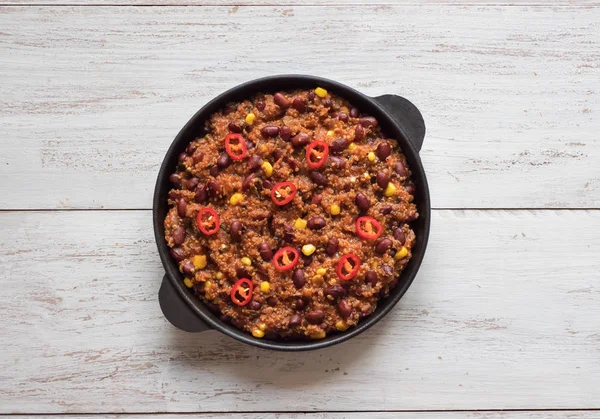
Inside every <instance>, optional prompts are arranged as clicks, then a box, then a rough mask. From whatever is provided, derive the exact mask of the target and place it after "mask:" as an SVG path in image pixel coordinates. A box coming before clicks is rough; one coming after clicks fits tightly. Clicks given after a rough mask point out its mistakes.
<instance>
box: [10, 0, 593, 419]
mask: <svg viewBox="0 0 600 419" xmlns="http://www.w3.org/2000/svg"><path fill="white" fill-rule="evenodd" d="M280 73H306V74H315V75H320V76H324V77H329V78H333V79H336V80H339V81H341V82H343V83H346V84H348V85H351V86H353V87H355V88H357V89H359V90H361V91H363V92H365V93H367V94H370V95H373V96H375V95H379V94H383V93H397V94H402V95H404V96H406V97H407V98H409V99H410V100H412V101H413V102H414V103H415V104H416V105H417V106H418V107H419V108H420V109H421V110H422V112H423V115H424V118H425V121H426V124H427V128H428V133H427V137H426V140H425V144H424V147H423V150H422V158H423V162H424V165H425V167H426V170H427V173H428V176H429V181H430V186H431V193H432V200H433V207H434V208H435V209H434V211H433V215H432V218H433V220H432V221H433V222H432V232H431V238H430V246H429V248H428V252H427V255H426V258H425V262H424V264H423V266H422V269H421V271H420V272H419V274H418V276H417V278H416V280H415V282H414V285H413V286H412V287H411V288H410V290H409V291H408V293H407V294H406V296H405V297H404V298H403V300H402V301H401V303H400V304H399V305H398V306H397V307H396V308H395V309H394V310H393V312H392V313H391V314H390V315H388V316H387V317H386V318H385V319H384V320H383V321H381V322H380V323H379V324H378V325H377V326H375V327H374V328H372V329H371V330H369V331H368V332H366V333H364V334H363V335H361V336H359V337H357V338H355V339H352V340H350V341H348V342H346V343H344V344H342V345H339V346H335V347H332V348H328V349H324V350H320V351H316V352H309V353H278V352H269V351H265V350H260V349H256V348H253V347H249V346H245V345H243V344H240V343H237V342H236V341H234V340H232V339H230V338H227V337H225V336H223V335H221V334H219V333H217V332H207V333H204V334H187V333H184V332H181V331H178V330H176V329H175V328H173V327H172V326H170V325H169V324H168V322H167V321H166V320H165V319H164V318H163V316H162V314H161V312H160V309H159V307H158V303H157V299H156V295H157V291H158V287H159V284H160V280H161V277H162V269H161V265H160V262H159V259H158V255H157V253H156V249H155V244H154V241H153V232H152V223H151V211H150V207H151V194H152V189H153V186H154V181H155V178H156V173H157V170H158V167H159V165H160V163H161V160H162V157H163V156H164V153H165V151H166V149H167V147H168V146H169V144H170V143H171V141H172V139H173V137H174V136H175V134H176V133H177V132H178V130H179V129H180V128H181V127H182V126H183V124H184V123H185V122H186V121H187V120H188V119H189V117H190V116H191V115H192V114H193V113H194V112H195V111H196V110H197V109H198V108H199V107H200V106H201V105H202V104H204V103H205V102H206V101H208V100H209V99H210V98H212V97H213V96H215V95H216V94H218V93H220V92H221V91H223V90H225V89H227V88H229V87H232V86H234V85H236V84H238V83H240V82H243V81H246V80H249V79H253V78H256V77H260V76H265V75H270V74H280ZM599 112H600V2H597V1H591V0H577V1H575V0H552V1H546V2H542V1H535V0H532V1H524V0H520V1H518V0H513V1H483V0H471V1H458V0H447V1H444V0H415V1H410V2H402V1H398V0H377V1H376V0H369V1H351V0H349V1H344V2H343V3H336V2H334V1H330V0H315V1H311V2H303V1H301V0H275V1H273V0H243V1H235V0H125V1H115V0H0V197H1V198H0V290H1V292H0V414H3V415H13V414H14V415H17V414H20V415H23V416H15V417H31V416H32V415H43V414H54V415H59V416H61V415H68V417H69V418H74V419H75V418H76V419H80V418H88V417H90V416H89V415H92V416H91V417H93V418H115V417H121V418H125V419H135V418H139V417H142V418H146V419H157V418H161V419H187V418H192V417H197V416H198V415H197V414H198V413H203V415H202V416H200V417H210V418H213V417H214V418H219V419H225V418H227V419H229V418H235V419H242V418H243V419H259V418H260V419H274V418H284V417H292V418H307V419H315V418H319V419H321V418H335V419H339V418H351V419H358V418H365V417H373V418H376V419H383V418H386V419H387V418H400V419H409V418H416V419H546V418H549V419H559V418H561V419H562V418H571V419H590V418H600V234H599V231H600V140H599V133H600V120H599V118H598V114H599ZM303 412H306V414H305V413H303ZM120 413H123V414H122V415H117V414H120ZM167 413H170V414H168V415H167ZM186 413H190V414H189V415H188V414H186ZM194 413H195V414H194ZM52 417H54V416H52Z"/></svg>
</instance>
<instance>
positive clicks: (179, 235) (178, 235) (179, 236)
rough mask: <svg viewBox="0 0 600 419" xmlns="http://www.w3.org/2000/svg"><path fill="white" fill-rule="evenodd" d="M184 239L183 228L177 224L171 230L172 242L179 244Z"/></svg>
mask: <svg viewBox="0 0 600 419" xmlns="http://www.w3.org/2000/svg"><path fill="white" fill-rule="evenodd" d="M184 241H185V228H183V227H182V226H179V227H177V228H176V229H175V231H173V243H175V246H181V245H182V244H183V242H184Z"/></svg>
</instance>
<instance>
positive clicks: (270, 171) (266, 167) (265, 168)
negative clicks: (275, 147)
mask: <svg viewBox="0 0 600 419" xmlns="http://www.w3.org/2000/svg"><path fill="white" fill-rule="evenodd" d="M262 169H263V172H265V176H266V177H271V175H273V166H271V163H269V162H268V161H266V162H263V164H262Z"/></svg>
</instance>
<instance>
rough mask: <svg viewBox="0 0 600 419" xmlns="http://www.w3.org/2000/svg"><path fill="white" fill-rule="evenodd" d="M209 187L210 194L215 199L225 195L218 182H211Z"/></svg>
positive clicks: (212, 180)
mask: <svg viewBox="0 0 600 419" xmlns="http://www.w3.org/2000/svg"><path fill="white" fill-rule="evenodd" d="M207 186H208V194H209V195H210V196H212V197H213V198H216V197H218V196H221V195H223V188H221V185H219V182H217V181H216V180H214V179H211V180H209V181H208V185H207Z"/></svg>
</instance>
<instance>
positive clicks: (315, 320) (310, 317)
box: [304, 309, 325, 324]
mask: <svg viewBox="0 0 600 419" xmlns="http://www.w3.org/2000/svg"><path fill="white" fill-rule="evenodd" d="M304 318H305V319H306V321H307V322H309V323H310V324H320V323H323V320H325V313H324V312H323V310H321V309H316V310H312V311H309V312H307V313H305V314H304Z"/></svg>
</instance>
